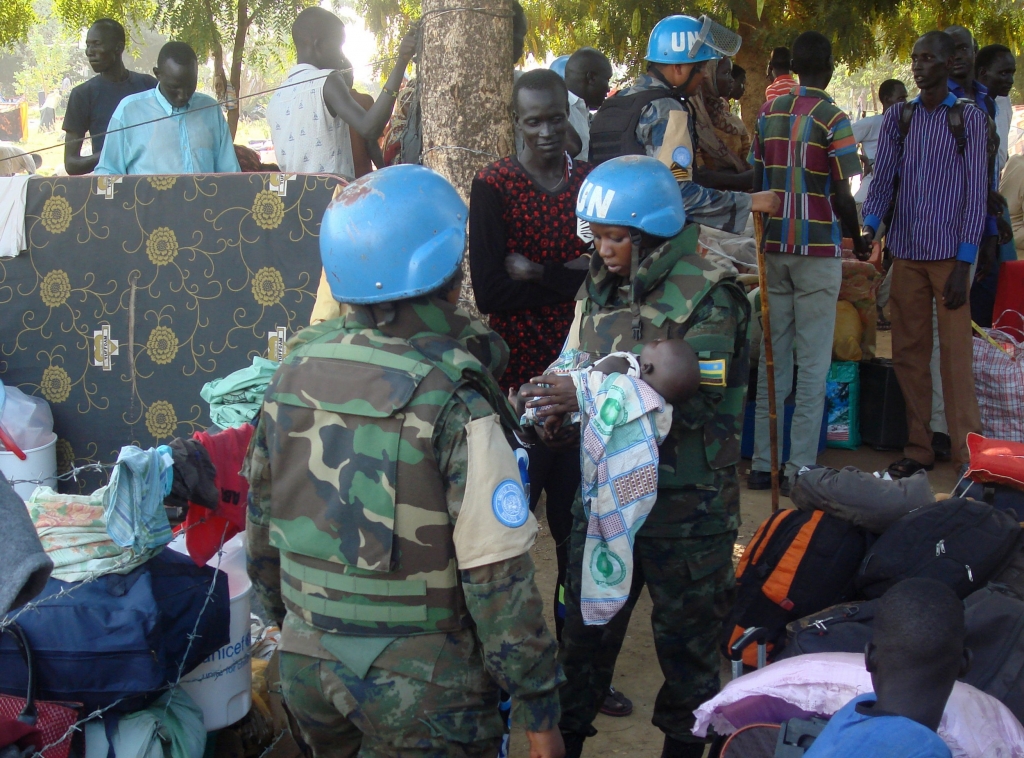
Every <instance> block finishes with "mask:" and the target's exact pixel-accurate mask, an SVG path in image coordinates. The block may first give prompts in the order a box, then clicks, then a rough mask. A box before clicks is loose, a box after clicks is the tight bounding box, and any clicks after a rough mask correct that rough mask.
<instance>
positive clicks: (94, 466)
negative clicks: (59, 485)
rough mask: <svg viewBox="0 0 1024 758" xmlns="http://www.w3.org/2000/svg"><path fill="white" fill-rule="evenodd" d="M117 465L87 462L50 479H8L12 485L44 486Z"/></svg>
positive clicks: (107, 469)
mask: <svg viewBox="0 0 1024 758" xmlns="http://www.w3.org/2000/svg"><path fill="white" fill-rule="evenodd" d="M116 465H117V464H116V463H86V464H84V465H82V466H75V467H74V468H72V469H71V470H70V471H65V472H64V473H63V474H56V475H55V476H52V477H49V478H48V479H8V480H7V483H8V484H11V485H14V484H34V485H36V486H37V487H42V486H44V485H46V484H48V483H49V482H50V481H51V480H53V479H56V480H57V481H58V482H69V481H72V480H74V481H76V482H77V481H78V475H79V474H81V473H82V472H84V471H98V472H100V473H103V472H104V471H109V470H111V469H113V468H114V467H115V466H116Z"/></svg>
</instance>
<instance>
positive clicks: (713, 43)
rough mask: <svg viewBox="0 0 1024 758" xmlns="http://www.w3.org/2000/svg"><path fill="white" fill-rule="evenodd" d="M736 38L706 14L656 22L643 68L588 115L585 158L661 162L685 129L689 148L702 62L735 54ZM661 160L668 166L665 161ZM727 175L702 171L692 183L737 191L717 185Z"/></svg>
mask: <svg viewBox="0 0 1024 758" xmlns="http://www.w3.org/2000/svg"><path fill="white" fill-rule="evenodd" d="M741 41H742V40H741V39H740V38H739V36H738V35H736V34H735V33H734V32H731V31H729V30H728V29H726V28H725V27H723V26H720V25H719V24H717V23H715V22H714V21H712V20H711V19H709V18H708V17H706V16H701V17H700V18H692V17H690V16H669V17H668V18H663V19H662V20H661V21H659V22H658V23H657V24H656V25H655V27H654V29H653V30H652V31H651V36H650V39H649V40H648V42H647V72H646V73H644V74H641V75H640V76H638V77H637V78H636V81H634V82H633V84H632V85H631V86H630V87H628V88H626V89H625V90H623V91H621V92H619V93H618V94H616V95H614V96H613V97H610V98H608V99H607V100H605V102H604V104H603V105H602V106H601V109H600V110H599V111H598V112H597V114H596V115H595V116H594V120H593V122H592V123H591V125H590V160H591V162H592V163H595V164H599V163H603V162H604V161H606V160H609V159H611V158H617V157H619V156H620V155H649V156H651V157H654V158H658V159H659V160H662V159H663V153H667V154H671V152H672V150H673V149H674V148H675V147H677V146H679V145H680V144H682V143H681V142H680V141H679V137H680V136H681V135H685V134H687V133H688V136H689V140H688V141H689V142H690V145H689V146H688V147H689V148H690V149H691V150H692V151H695V150H696V147H697V145H696V136H695V133H694V129H693V116H692V112H691V107H690V105H689V103H688V100H689V98H690V97H692V96H694V95H696V94H697V93H698V92H699V91H700V86H701V83H702V82H703V81H704V77H705V75H706V74H707V62H708V61H710V60H717V59H719V58H721V57H722V56H723V55H735V54H736V51H737V50H739V47H740V43H741ZM662 162H663V163H666V165H668V161H667V160H662ZM720 174H721V175H720ZM728 176H734V175H729V174H724V173H723V172H714V171H704V170H702V171H701V172H700V175H699V176H695V181H696V182H697V183H698V184H703V185H704V186H707V187H716V188H720V189H738V188H736V187H729V186H726V185H725V184H722V186H721V187H719V184H721V182H722V181H726V182H727V179H725V177H728ZM742 189H747V188H746V187H744V188H742Z"/></svg>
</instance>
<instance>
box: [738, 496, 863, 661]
mask: <svg viewBox="0 0 1024 758" xmlns="http://www.w3.org/2000/svg"><path fill="white" fill-rule="evenodd" d="M870 539H871V537H870V535H869V534H868V533H867V532H866V531H865V530H863V529H861V528H860V527H857V526H854V525H853V524H851V523H849V522H848V521H843V520H842V519H839V518H836V517H835V516H830V515H829V514H827V513H825V512H823V511H797V510H779V511H776V512H775V513H773V514H772V515H771V517H770V518H769V519H768V520H767V521H765V522H764V523H763V524H761V526H760V527H758V529H757V531H756V532H755V533H754V536H753V537H752V538H751V540H750V543H749V544H748V545H747V548H746V550H744V552H743V558H742V559H740V564H739V566H738V567H737V569H736V601H735V604H734V605H733V607H732V611H731V612H730V614H729V616H728V617H727V618H726V620H725V624H724V628H723V633H722V649H723V651H724V650H727V649H728V647H729V645H730V644H731V643H732V642H733V641H734V640H736V639H739V637H740V636H741V635H742V634H743V630H745V629H747V628H749V627H752V626H762V627H764V628H766V629H767V630H768V659H769V660H774V658H775V656H777V655H778V654H779V653H780V652H782V648H783V646H784V645H785V643H786V625H787V624H788V623H789V622H791V621H794V620H796V619H799V618H802V617H804V616H808V615H810V614H812V613H817V612H818V611H821V610H823V609H825V608H827V607H829V606H830V605H835V604H836V603H841V602H843V601H844V600H847V599H849V598H850V597H851V596H852V593H853V580H854V578H855V577H856V575H857V569H858V567H859V566H860V563H861V561H862V560H863V559H864V554H865V553H866V552H867V549H868V545H869V540H870ZM756 655H757V653H756V650H755V649H754V648H753V647H750V648H748V649H747V650H746V651H745V652H744V663H746V664H748V665H751V666H753V665H755V664H756V662H757V661H756ZM748 658H749V660H748Z"/></svg>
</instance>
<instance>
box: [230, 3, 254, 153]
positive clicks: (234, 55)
mask: <svg viewBox="0 0 1024 758" xmlns="http://www.w3.org/2000/svg"><path fill="white" fill-rule="evenodd" d="M248 13H249V5H248V3H246V1H245V0H238V18H237V20H236V23H235V44H234V46H233V47H232V51H231V75H230V82H231V86H232V87H233V88H234V90H235V95H234V100H235V107H234V108H232V109H231V110H228V111H226V114H227V119H228V129H230V130H231V138H232V139H234V137H235V132H236V131H237V130H238V114H239V112H240V110H241V105H240V101H239V99H238V98H239V97H241V95H242V57H243V55H244V54H245V38H246V36H247V35H248V33H249V24H250V23H251V21H252V19H250V18H249V15H248Z"/></svg>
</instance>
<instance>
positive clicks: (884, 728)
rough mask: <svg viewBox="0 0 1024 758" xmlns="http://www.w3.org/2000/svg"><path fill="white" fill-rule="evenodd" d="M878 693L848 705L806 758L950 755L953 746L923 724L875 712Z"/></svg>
mask: <svg viewBox="0 0 1024 758" xmlns="http://www.w3.org/2000/svg"><path fill="white" fill-rule="evenodd" d="M874 704H875V693H873V692H868V693H866V694H864V695H858V696H857V697H855V698H854V699H853V700H851V701H850V702H849V703H847V704H846V705H844V706H843V707H842V708H841V709H840V710H839V712H838V713H836V715H835V716H833V717H832V718H831V720H830V721H829V722H828V726H826V727H825V728H824V730H822V732H821V734H819V735H818V738H817V739H816V740H815V741H814V744H813V745H811V747H810V749H809V750H808V751H807V752H806V753H804V758H868V756H870V758H950V755H951V753H950V750H949V748H948V747H947V746H946V743H945V742H943V741H942V738H941V737H939V735H937V734H936V733H935V732H933V731H932V730H931V729H929V728H928V727H926V726H924V725H923V724H919V723H917V722H916V721H911V720H910V719H908V718H905V717H903V716H896V715H894V714H891V713H874V712H873V711H872V706H874Z"/></svg>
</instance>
